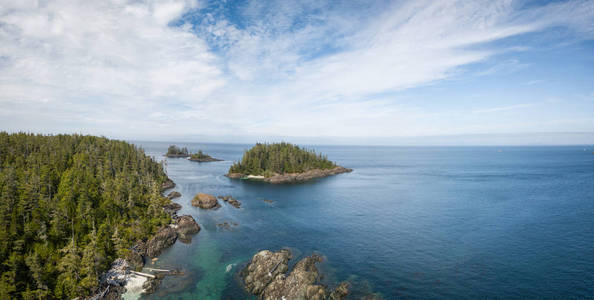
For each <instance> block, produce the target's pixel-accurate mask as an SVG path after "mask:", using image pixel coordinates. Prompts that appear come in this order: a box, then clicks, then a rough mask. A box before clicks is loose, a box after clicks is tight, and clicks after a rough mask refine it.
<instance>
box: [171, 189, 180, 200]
mask: <svg viewBox="0 0 594 300" xmlns="http://www.w3.org/2000/svg"><path fill="white" fill-rule="evenodd" d="M181 195H182V194H181V193H180V192H178V191H173V192H171V193H169V194H167V198H169V200H171V199H175V198H179V197H181Z"/></svg>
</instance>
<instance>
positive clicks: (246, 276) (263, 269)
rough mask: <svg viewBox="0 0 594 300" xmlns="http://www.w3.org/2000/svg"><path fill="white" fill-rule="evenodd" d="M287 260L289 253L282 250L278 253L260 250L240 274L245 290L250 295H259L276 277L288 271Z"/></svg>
mask: <svg viewBox="0 0 594 300" xmlns="http://www.w3.org/2000/svg"><path fill="white" fill-rule="evenodd" d="M289 259H291V252H289V250H284V249H283V250H280V251H278V252H271V251H269V250H262V251H260V252H258V253H256V255H254V257H253V258H252V260H251V262H250V263H249V264H248V265H247V267H246V268H245V269H243V271H242V272H241V273H242V277H243V283H244V284H245V288H246V289H247V290H248V292H250V293H252V294H255V295H259V294H261V293H262V292H263V291H264V289H265V288H266V286H268V284H269V283H270V282H271V281H272V280H273V279H274V278H275V277H276V276H277V275H282V274H284V273H285V272H286V271H287V270H288V269H289V267H288V265H287V263H288V262H289Z"/></svg>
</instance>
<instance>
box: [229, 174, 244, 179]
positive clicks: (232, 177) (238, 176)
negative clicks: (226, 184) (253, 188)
mask: <svg viewBox="0 0 594 300" xmlns="http://www.w3.org/2000/svg"><path fill="white" fill-rule="evenodd" d="M225 176H227V177H229V178H231V179H239V178H241V177H243V176H244V175H243V174H241V173H229V174H227V175H225Z"/></svg>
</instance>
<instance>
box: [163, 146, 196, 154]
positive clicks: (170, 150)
mask: <svg viewBox="0 0 594 300" xmlns="http://www.w3.org/2000/svg"><path fill="white" fill-rule="evenodd" d="M165 156H167V157H188V156H190V154H189V152H188V148H186V147H183V148H180V147H178V146H176V145H171V146H169V148H167V153H166V154H165Z"/></svg>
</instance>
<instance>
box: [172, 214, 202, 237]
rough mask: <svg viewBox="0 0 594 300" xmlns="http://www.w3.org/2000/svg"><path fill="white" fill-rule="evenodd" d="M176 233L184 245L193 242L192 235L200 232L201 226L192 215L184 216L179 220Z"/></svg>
mask: <svg viewBox="0 0 594 300" xmlns="http://www.w3.org/2000/svg"><path fill="white" fill-rule="evenodd" d="M176 223H177V224H176V226H177V228H176V231H177V236H178V238H179V240H180V241H181V242H183V243H186V244H187V243H189V242H191V241H192V235H193V234H196V233H198V232H199V231H200V226H199V225H198V223H196V220H194V218H193V217H192V216H190V215H183V216H181V217H179V218H178V219H177V222H176Z"/></svg>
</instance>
